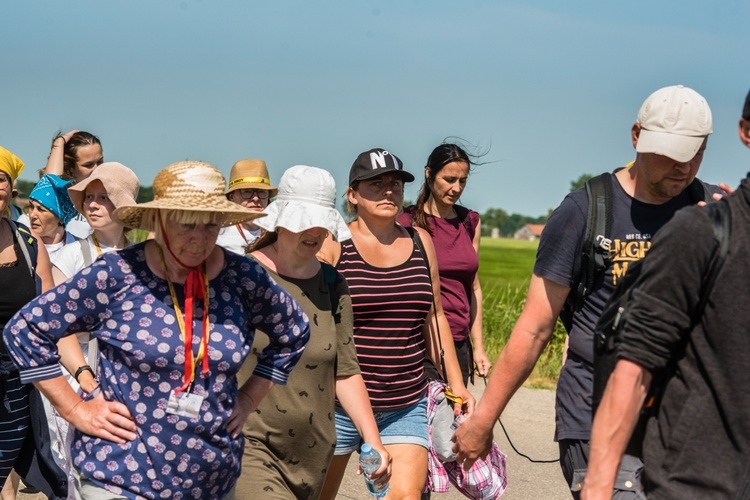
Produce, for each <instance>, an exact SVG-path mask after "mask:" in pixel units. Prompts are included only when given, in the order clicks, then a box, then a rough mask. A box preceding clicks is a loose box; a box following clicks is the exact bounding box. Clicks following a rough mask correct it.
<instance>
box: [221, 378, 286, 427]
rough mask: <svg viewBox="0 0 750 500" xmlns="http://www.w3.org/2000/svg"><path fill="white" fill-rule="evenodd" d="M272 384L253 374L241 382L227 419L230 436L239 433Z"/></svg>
mask: <svg viewBox="0 0 750 500" xmlns="http://www.w3.org/2000/svg"><path fill="white" fill-rule="evenodd" d="M274 385H276V384H275V383H273V382H272V381H270V380H268V379H266V378H263V377H260V376H258V375H255V374H253V375H251V376H250V378H249V379H247V381H246V382H245V383H244V384H242V387H240V390H239V392H238V393H237V402H236V403H235V405H234V409H233V410H232V415H231V416H230V417H229V419H228V420H227V430H228V431H229V434H230V435H231V436H232V437H234V438H236V437H237V436H239V435H240V432H242V426H243V425H244V424H245V420H247V417H249V416H250V414H251V413H252V412H254V411H255V410H256V409H257V408H258V406H259V405H260V402H261V401H263V398H264V397H266V394H268V391H270V390H271V388H272V387H273V386H274Z"/></svg>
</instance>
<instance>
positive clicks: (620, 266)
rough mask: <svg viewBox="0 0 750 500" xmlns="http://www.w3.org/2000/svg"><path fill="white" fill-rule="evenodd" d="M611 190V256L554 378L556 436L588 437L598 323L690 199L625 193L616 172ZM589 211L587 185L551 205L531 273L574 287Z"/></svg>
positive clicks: (578, 316)
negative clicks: (650, 199) (647, 198)
mask: <svg viewBox="0 0 750 500" xmlns="http://www.w3.org/2000/svg"><path fill="white" fill-rule="evenodd" d="M612 193H613V207H612V208H613V217H612V231H611V235H610V239H611V243H610V251H611V254H612V258H611V260H610V265H609V267H608V268H607V270H606V271H605V272H604V273H600V274H599V275H598V276H597V277H596V280H595V283H594V287H593V290H592V293H591V294H590V295H589V296H588V297H586V300H585V301H584V303H583V306H582V307H581V308H580V310H577V311H575V313H574V314H573V321H572V327H571V331H570V333H569V337H570V338H569V350H568V358H567V360H566V363H565V366H563V369H562V371H561V373H560V378H559V380H558V383H557V398H556V424H557V426H556V431H555V440H561V439H584V440H587V439H589V437H590V434H591V411H592V410H591V395H592V391H593V377H594V376H593V371H594V370H593V359H594V327H595V326H596V322H597V320H598V319H599V316H601V313H602V311H603V309H604V306H605V305H606V303H607V299H608V298H609V297H610V295H611V294H612V291H613V290H614V288H615V286H616V285H617V282H618V281H619V280H620V279H622V277H623V276H624V275H625V273H627V270H628V266H629V265H630V264H631V263H633V262H635V261H637V260H640V259H642V258H643V257H644V256H645V255H646V252H648V249H649V247H650V246H651V238H652V237H653V235H654V233H655V232H656V231H657V230H658V229H659V228H661V227H662V226H663V225H664V224H666V223H667V222H668V221H669V220H670V219H671V218H672V216H673V215H674V213H675V212H676V211H677V210H679V209H680V208H682V207H684V206H686V205H689V204H690V199H689V196H688V193H687V191H683V192H682V193H681V194H680V195H678V196H676V197H674V198H672V199H671V200H669V201H668V202H666V203H663V204H661V205H652V204H649V203H643V202H640V201H638V200H636V199H634V198H632V197H630V196H628V194H626V193H625V191H624V190H623V189H622V186H620V183H619V182H618V181H617V179H616V178H615V177H614V176H612ZM587 210H588V197H587V195H586V190H585V188H582V189H579V190H577V191H574V192H572V193H570V194H569V195H568V196H566V197H565V199H564V200H563V202H562V203H561V204H560V206H559V207H557V209H555V211H554V212H553V213H552V215H551V216H550V218H549V220H548V221H547V224H546V225H545V227H544V231H543V233H542V237H541V240H540V242H539V249H538V251H537V256H536V263H535V265H534V274H536V275H537V276H540V277H542V278H546V279H548V280H550V281H553V282H555V283H558V284H561V285H565V286H567V287H571V288H573V289H574V288H575V286H576V285H577V283H576V277H577V276H578V273H579V268H580V256H581V246H582V242H583V239H584V232H585V229H586V214H587Z"/></svg>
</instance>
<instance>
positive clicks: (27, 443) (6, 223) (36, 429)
mask: <svg viewBox="0 0 750 500" xmlns="http://www.w3.org/2000/svg"><path fill="white" fill-rule="evenodd" d="M23 168H24V163H23V161H21V160H20V159H19V158H18V157H17V156H16V155H14V154H13V153H11V152H10V151H8V150H7V149H5V148H3V147H0V283H2V284H3V286H2V287H0V327H5V325H6V324H7V323H8V322H9V321H10V319H11V317H12V316H13V315H14V314H15V313H16V312H17V311H18V310H20V309H21V307H22V306H23V305H24V304H25V303H26V302H28V301H30V300H32V299H33V298H34V297H36V296H37V295H38V294H40V293H42V291H46V290H49V289H50V288H52V286H53V282H52V274H51V273H50V263H49V258H48V257H47V251H46V250H45V248H44V245H41V244H39V243H38V241H37V240H36V239H35V238H34V237H33V236H32V234H31V232H30V231H29V229H28V228H27V227H25V226H23V225H22V224H17V223H15V222H13V221H11V220H10V219H9V218H8V206H9V205H10V201H11V198H12V193H13V183H14V182H15V181H16V179H17V178H18V175H19V174H20V173H21V171H22V170H23ZM37 402H38V405H37ZM37 410H38V413H37ZM37 416H38V417H39V418H36V417H37ZM44 422H45V418H44V410H43V408H42V405H41V401H39V395H38V393H36V391H35V390H34V389H33V388H32V387H30V386H27V385H24V384H23V383H22V381H21V377H20V374H19V371H18V368H17V367H16V366H15V365H14V364H13V362H12V360H11V357H10V354H9V353H8V350H7V348H6V346H5V343H2V342H0V436H2V439H0V486H3V485H4V484H5V481H6V479H7V477H8V474H9V473H10V470H11V468H13V467H14V466H15V467H16V468H17V470H18V472H19V473H20V474H21V475H22V476H24V477H25V478H26V480H27V481H28V482H29V483H33V484H34V485H35V486H36V487H37V488H40V489H43V490H44V491H45V492H47V493H50V494H51V490H49V488H48V485H55V484H56V483H57V482H58V481H59V480H63V481H64V478H65V475H64V474H62V471H58V470H55V466H54V462H53V461H52V457H51V456H49V457H48V458H49V463H51V467H49V468H44V469H43V470H44V471H45V472H49V473H52V474H53V476H55V477H51V478H45V479H46V480H47V481H46V482H47V483H48V485H44V486H43V485H42V484H41V483H39V482H37V481H36V480H35V479H36V478H33V477H30V476H28V475H27V473H28V472H29V470H28V467H29V465H30V463H31V461H30V460H28V459H30V458H31V455H33V453H34V450H35V442H37V443H38V442H39V440H38V439H29V438H34V435H35V434H38V435H42V436H41V437H42V438H44V437H45V436H46V435H47V431H46V426H45V425H44ZM38 424H42V425H41V426H39V425H38ZM32 430H33V432H32ZM45 443H46V444H49V443H48V442H45ZM43 449H44V448H40V451H41V450H43ZM47 450H48V447H47ZM47 455H48V454H46V455H39V456H38V457H37V458H41V459H43V458H44V457H46V456H47ZM17 458H19V460H18V462H17V461H16V459H17ZM58 472H59V474H57V473H58ZM57 476H59V477H57ZM14 492H15V487H14V485H11V484H9V486H8V488H7V489H4V490H3V494H6V493H7V494H9V495H12V494H13V493H14Z"/></svg>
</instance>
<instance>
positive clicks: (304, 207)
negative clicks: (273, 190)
mask: <svg viewBox="0 0 750 500" xmlns="http://www.w3.org/2000/svg"><path fill="white" fill-rule="evenodd" d="M263 213H265V214H267V215H268V217H264V218H263V219H261V220H259V221H257V222H255V225H256V226H258V227H260V228H262V229H265V230H266V231H276V228H279V227H283V228H284V229H286V230H288V231H292V232H293V233H301V232H303V231H307V230H308V229H312V228H314V227H322V228H323V229H325V230H327V231H328V232H329V233H331V235H332V236H333V238H334V239H335V240H336V241H344V240H348V239H349V238H351V237H352V235H351V233H350V232H349V227H348V226H347V225H346V221H344V218H343V217H342V216H341V214H340V213H339V211H338V210H336V209H335V208H329V207H323V206H320V205H318V204H316V203H305V202H301V201H295V200H276V201H274V202H272V203H271V204H269V205H268V206H267V207H266V208H265V210H263Z"/></svg>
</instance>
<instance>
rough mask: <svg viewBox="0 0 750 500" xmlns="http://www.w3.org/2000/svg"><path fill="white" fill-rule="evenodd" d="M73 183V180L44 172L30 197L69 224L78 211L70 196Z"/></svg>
mask: <svg viewBox="0 0 750 500" xmlns="http://www.w3.org/2000/svg"><path fill="white" fill-rule="evenodd" d="M71 184H73V181H72V180H65V179H61V178H60V177H58V176H56V175H53V174H44V175H43V176H42V178H41V179H39V182H37V183H36V186H34V189H32V190H31V193H29V198H30V199H32V200H34V201H36V202H38V203H40V204H41V205H43V206H44V208H46V209H47V210H49V211H50V212H52V213H53V214H55V215H56V216H57V218H58V219H60V220H61V221H62V222H63V224H67V223H68V222H70V219H72V218H73V217H75V216H76V214H77V213H78V212H77V211H76V209H75V207H74V206H73V202H71V201H70V196H68V186H70V185H71Z"/></svg>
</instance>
